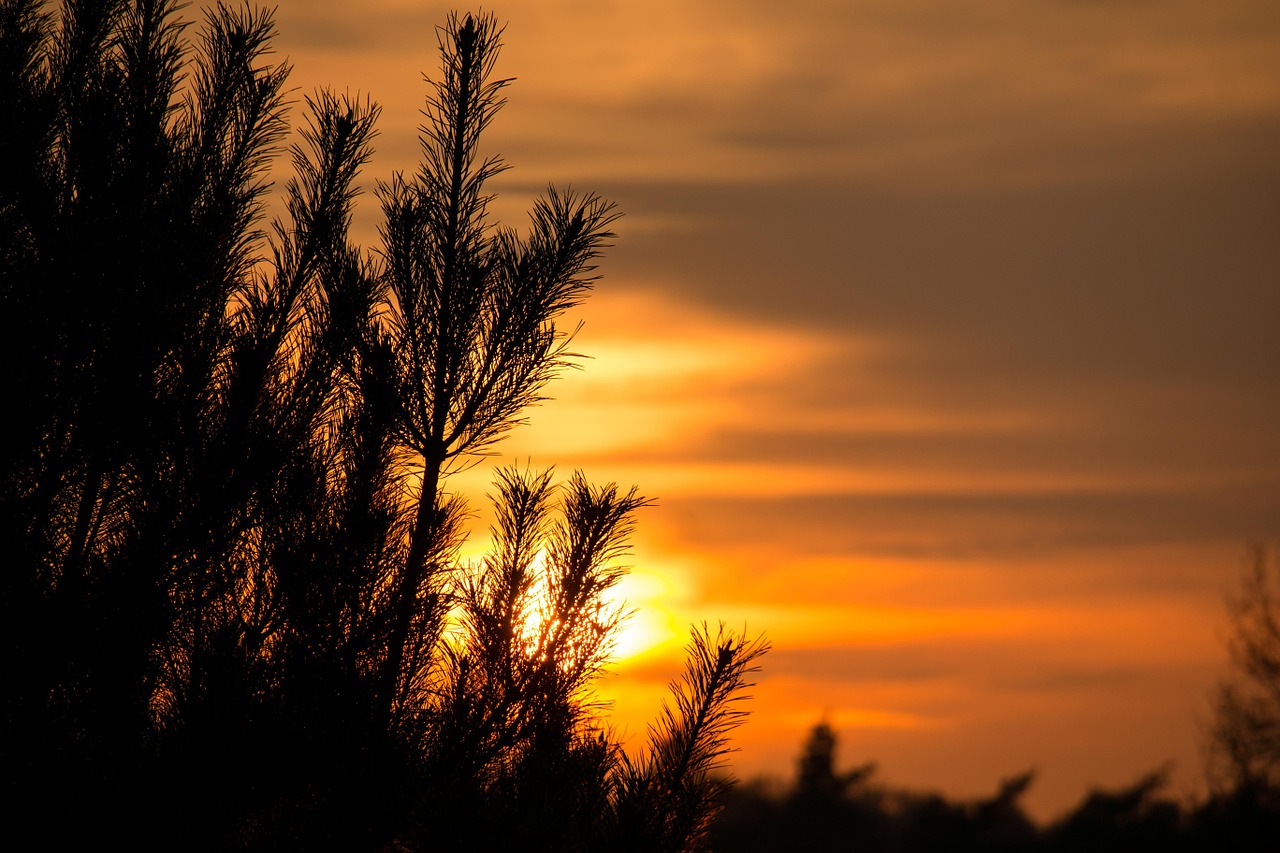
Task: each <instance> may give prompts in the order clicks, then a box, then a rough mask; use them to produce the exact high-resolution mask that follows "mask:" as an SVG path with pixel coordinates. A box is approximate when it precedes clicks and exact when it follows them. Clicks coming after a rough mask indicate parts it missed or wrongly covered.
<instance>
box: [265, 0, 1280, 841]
mask: <svg viewBox="0 0 1280 853" xmlns="http://www.w3.org/2000/svg"><path fill="white" fill-rule="evenodd" d="M449 8H450V7H449V6H447V5H444V4H440V3H436V2H434V0H432V2H420V0H418V1H417V2H410V0H365V1H364V2H361V3H358V4H355V3H350V2H345V0H344V2H338V0H306V2H303V0H281V2H280V4H279V8H278V11H277V15H276V19H277V23H278V26H279V30H280V36H279V38H278V40H277V42H276V44H277V49H278V51H279V53H280V54H282V55H283V56H287V57H288V59H289V60H290V61H291V62H292V63H293V65H294V67H295V70H294V74H293V77H292V82H293V84H294V85H295V86H297V87H298V89H299V93H300V94H301V93H305V92H308V91H310V90H312V89H313V88H315V87H316V86H321V85H327V86H331V87H334V88H336V89H337V90H339V91H344V90H345V91H359V92H360V93H362V94H367V95H370V96H371V97H373V98H374V99H375V100H376V101H378V102H379V103H381V104H382V105H383V107H384V112H383V116H382V120H381V123H380V130H381V135H380V137H379V138H378V140H377V147H378V154H377V155H376V157H375V158H374V160H373V162H372V165H371V167H370V168H369V169H368V171H367V172H366V178H367V180H366V184H367V185H368V186H372V184H373V182H374V180H375V179H377V178H379V177H385V176H386V175H387V174H388V173H389V172H390V171H391V170H392V169H397V168H400V169H412V167H413V165H414V163H415V157H416V146H417V142H416V132H415V126H416V125H417V123H418V122H419V119H420V117H419V115H418V113H417V110H418V109H419V108H420V107H421V105H422V99H423V96H424V94H425V88H424V85H423V83H422V77H421V75H422V73H423V72H427V73H429V74H431V73H434V69H435V68H436V61H437V60H436V53H435V45H436V37H435V32H434V28H435V26H436V25H438V24H440V23H442V22H443V21H444V19H445V16H446V14H447V12H448V11H449ZM486 9H487V10H490V9H491V11H493V12H494V13H495V14H496V15H497V16H498V18H499V19H500V20H502V21H505V22H507V24H508V26H507V30H506V35H505V42H506V48H505V50H504V53H503V57H502V59H501V61H500V64H499V69H498V71H499V73H500V74H501V75H503V76H512V77H516V78H518V79H517V80H516V82H515V83H514V84H513V85H512V86H511V88H510V89H509V90H508V98H509V101H510V103H509V105H508V107H507V108H506V109H505V110H504V112H503V113H502V114H501V115H500V116H499V118H498V120H497V122H496V123H495V125H494V126H493V128H492V130H491V131H490V135H489V139H488V150H489V151H490V152H491V153H501V154H502V155H503V156H504V158H505V159H506V160H507V161H508V163H509V164H510V165H511V166H512V167H513V168H512V169H511V171H509V172H507V173H506V174H504V175H503V176H502V178H501V180H500V181H499V183H498V189H499V190H500V191H501V192H502V193H503V195H502V198H501V200H500V202H499V204H498V205H497V206H496V210H497V212H498V213H499V215H501V216H502V217H503V219H504V220H506V221H508V222H509V223H510V224H515V225H519V224H521V223H522V218H523V213H522V211H523V210H524V209H526V208H527V206H528V203H529V201H530V200H531V198H532V197H533V195H534V194H536V193H537V192H538V191H540V189H541V188H543V187H545V186H546V184H547V183H548V182H554V183H556V184H557V185H558V186H560V187H565V186H568V185H570V184H572V185H573V186H574V187H575V188H579V189H587V190H593V191H596V192H599V193H601V194H602V195H604V196H606V197H608V198H611V199H613V200H614V201H616V202H617V203H618V204H619V206H620V208H621V209H622V210H623V211H624V213H625V217H624V218H623V219H622V220H621V221H620V222H619V224H618V226H617V230H618V232H619V237H618V240H617V242H616V246H615V247H614V248H613V249H611V250H610V251H609V253H608V254H607V256H606V257H605V259H604V261H603V263H602V266H601V272H602V273H603V274H604V276H605V277H604V280H603V281H602V283H601V285H600V287H599V290H598V292H597V294H596V295H595V296H593V297H592V300H591V301H590V302H589V304H588V305H587V306H585V307H584V308H583V309H582V310H581V311H580V312H579V317H578V318H580V319H582V320H583V321H585V324H586V325H585V327H584V329H583V330H582V332H581V334H580V335H579V337H578V339H577V341H576V342H575V348H576V349H578V350H580V351H582V352H584V353H586V354H587V355H589V356H591V359H590V360H589V361H587V362H585V368H586V369H585V370H583V371H575V372H573V373H572V374H570V375H568V376H566V377H565V378H564V379H562V380H560V381H559V382H558V383H556V384H555V385H553V386H552V387H551V388H550V389H549V392H550V394H551V396H552V397H554V398H555V399H554V400H552V401H549V402H548V403H547V404H545V405H544V406H542V407H540V408H538V409H536V410H534V411H533V412H532V413H531V418H530V420H531V423H530V425H529V426H528V427H527V428H524V429H523V430H520V431H517V432H516V433H515V434H514V435H513V437H512V438H511V439H510V441H509V442H508V443H507V444H505V445H503V446H502V458H501V459H500V460H495V464H496V462H499V461H500V462H507V463H510V462H512V461H515V460H520V461H521V462H522V463H523V462H525V461H529V462H531V463H532V464H533V465H535V466H544V465H552V464H554V465H556V466H557V468H558V470H560V471H561V472H563V473H565V474H566V475H567V473H568V472H569V471H570V470H572V469H573V468H576V467H580V468H582V469H584V471H585V472H586V473H587V475H588V477H589V478H590V479H592V480H593V481H598V482H604V481H609V480H616V481H618V482H620V483H621V484H624V485H630V484H633V483H634V484H635V485H637V486H639V488H640V490H641V491H642V492H643V493H644V494H646V495H650V496H652V497H654V498H656V499H657V502H656V505H655V506H653V507H651V508H649V509H646V510H644V511H643V512H642V514H641V517H640V527H639V533H638V535H637V539H636V542H635V548H634V557H633V560H632V562H633V563H634V566H635V573H634V575H633V578H632V580H631V582H630V584H629V586H628V588H627V591H628V594H629V596H630V600H631V601H632V603H633V604H635V605H637V606H638V607H639V609H640V611H639V613H638V615H637V616H636V619H635V628H634V630H633V632H632V633H631V634H629V635H628V637H627V638H626V640H625V642H626V644H627V645H626V648H627V649H628V650H635V651H640V650H644V651H643V652H642V653H639V654H634V655H631V656H629V657H627V658H626V659H625V660H623V661H622V662H621V663H620V665H619V670H620V673H621V674H620V675H619V676H617V677H616V678H613V679H611V680H610V681H609V682H607V683H606V684H605V685H604V689H605V693H606V694H607V695H609V696H611V697H614V698H615V699H616V702H617V706H616V711H615V714H614V722H615V723H616V724H617V725H618V726H619V727H621V728H622V729H623V730H624V731H627V732H630V733H632V734H642V733H643V730H644V725H645V722H646V720H648V719H650V718H652V717H653V716H654V715H655V713H656V710H657V702H658V697H659V696H660V694H661V691H662V689H663V686H664V684H665V682H666V681H667V680H668V679H669V678H670V677H671V676H672V675H674V674H675V672H676V670H677V668H678V662H677V661H678V651H679V646H680V644H681V642H682V638H683V634H684V631H685V626H686V625H687V624H688V623H689V622H691V621H694V620H703V619H706V620H709V621H711V622H713V623H714V622H715V621H717V620H725V621H727V622H729V623H730V624H732V625H735V626H737V625H741V624H744V623H745V624H746V626H747V627H748V629H749V630H750V631H752V632H756V631H763V632H765V633H766V634H767V635H768V637H769V638H770V639H771V640H772V642H773V645H774V647H775V651H774V652H773V653H772V654H770V655H769V656H768V657H767V658H766V660H765V662H764V667H765V668H764V671H763V672H762V673H761V675H760V678H759V684H758V687H757V689H756V690H755V691H754V693H755V700H754V702H753V704H752V706H751V707H752V709H753V711H754V713H753V717H752V719H751V720H750V722H749V723H748V724H747V726H746V727H745V728H743V729H742V730H740V731H739V733H738V735H737V743H738V745H739V746H740V748H741V751H740V752H739V753H738V754H737V755H736V756H735V759H734V763H735V767H736V769H737V772H738V773H739V774H740V775H753V774H756V773H772V774H775V775H778V776H784V777H785V776H789V775H790V773H791V772H792V762H793V760H794V757H795V755H796V753H797V751H798V747H799V743H800V741H801V740H802V738H803V737H804V735H805V733H806V731H807V730H808V728H809V727H811V726H812V725H813V724H814V723H816V722H817V721H818V720H819V719H820V718H822V716H823V715H824V714H825V715H827V716H828V718H829V719H830V720H831V722H832V723H833V724H834V725H835V727H836V729H837V731H838V732H839V734H840V737H841V747H842V753H841V755H842V758H843V760H844V762H845V763H847V764H849V765H853V764H857V763H862V762H863V761H865V760H869V759H874V760H876V761H878V762H880V765H881V768H882V775H883V778H884V779H886V780H888V781H890V782H895V783H901V784H907V785H912V786H919V787H933V788H939V789H942V790H944V791H946V792H948V793H950V794H953V795H965V796H968V795H977V794H980V793H986V792H990V791H993V790H994V789H995V786H996V784H997V782H998V780H999V779H1000V778H1002V777H1004V776H1007V775H1011V774H1013V773H1016V772H1019V771H1021V770H1024V769H1026V768H1029V767H1035V768H1037V769H1038V770H1039V771H1040V776H1039V778H1038V780H1037V782H1036V783H1035V785H1034V786H1033V788H1032V789H1031V791H1030V793H1029V796H1028V799H1027V802H1028V804H1029V805H1030V806H1031V807H1032V809H1033V810H1034V811H1035V813H1036V814H1038V815H1040V816H1042V817H1045V816H1051V815H1053V814H1055V813H1058V812H1060V811H1062V810H1063V809H1065V808H1067V807H1068V806H1069V805H1071V804H1072V803H1074V802H1075V801H1076V800H1078V799H1079V798H1080V797H1081V796H1082V795H1083V794H1084V793H1085V791H1086V789H1087V788H1088V787H1089V786H1092V785H1107V786H1119V785H1123V784H1126V783H1129V782H1131V781H1134V780H1135V779H1136V778H1137V777H1138V776H1140V775H1141V774H1143V773H1145V772H1147V771H1149V770H1151V769H1153V768H1156V767H1159V766H1162V765H1163V764H1165V763H1166V762H1167V761H1171V760H1172V761H1174V762H1175V765H1174V767H1175V775H1174V779H1175V791H1184V790H1185V791H1191V790H1194V788H1195V785H1196V784H1197V780H1198V778H1199V776H1200V767H1201V759H1200V755H1199V752H1198V743H1199V739H1200V735H1199V733H1200V725H1201V724H1202V723H1203V721H1204V719H1205V717H1206V714H1207V708H1208V706H1207V701H1206V700H1207V695H1208V692H1209V690H1210V689H1211V686H1212V684H1213V681H1214V679H1215V677H1216V676H1217V674H1218V673H1220V672H1221V671H1222V668H1223V665H1224V662H1225V652H1224V651H1223V649H1222V646H1223V639H1224V637H1225V630H1226V623H1225V618H1224V616H1223V615H1222V613H1223V607H1222V594H1223V592H1224V591H1225V590H1226V589H1227V588H1228V587H1229V586H1230V585H1231V583H1232V582H1233V581H1234V578H1235V577H1236V575H1237V574H1238V571H1239V569H1240V567H1241V564H1242V562H1243V560H1244V557H1245V549H1246V544H1247V543H1248V542H1250V541H1254V540H1260V539H1265V538H1268V537H1275V536H1277V535H1280V334H1278V329H1277V320H1278V318H1280V286H1278V285H1280V156H1277V151H1280V4H1277V3H1276V2H1275V0H1215V2H1213V3H1206V2H1204V1H1203V0H1108V1H1107V2H1103V0H1036V2H1028V0H972V2H966V3H954V2H948V0H792V2H789V3H787V4H779V3H776V2H772V0H770V2H766V0H682V1H681V2H674V0H646V2H635V0H632V2H617V1H616V0H615V2H610V0H590V2H588V1H587V0H507V2H505V3H502V4H501V5H497V4H495V5H493V6H492V7H486ZM375 221H376V204H375V203H374V202H373V199H372V198H371V197H367V198H366V199H365V200H364V206H363V212H362V214H361V215H360V217H359V218H358V220H357V227H358V228H359V229H362V231H361V237H362V238H364V239H366V240H367V241H369V242H371V241H372V227H373V223H374V222H375ZM576 319H577V318H576ZM491 470H492V465H490V464H488V463H485V464H484V465H481V466H480V467H479V468H477V469H475V470H473V471H472V472H470V474H468V475H467V477H466V478H464V479H462V480H458V481H455V486H456V487H457V488H461V489H465V490H468V491H470V492H471V493H473V494H476V495H477V496H478V495H482V494H483V492H484V484H485V482H486V481H487V479H488V478H489V475H490V472H491Z"/></svg>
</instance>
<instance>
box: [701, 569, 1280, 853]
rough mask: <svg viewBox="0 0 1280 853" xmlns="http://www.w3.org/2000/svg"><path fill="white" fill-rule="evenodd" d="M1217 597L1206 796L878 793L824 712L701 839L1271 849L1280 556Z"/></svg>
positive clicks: (1013, 786)
mask: <svg viewBox="0 0 1280 853" xmlns="http://www.w3.org/2000/svg"><path fill="white" fill-rule="evenodd" d="M1228 606H1229V610H1230V614H1231V617H1232V628H1233V632H1232V637H1231V640H1230V645H1229V648H1230V652H1231V661H1232V666H1231V669H1230V671H1229V672H1228V673H1227V674H1226V676H1225V677H1224V678H1223V679H1222V681H1221V683H1220V685H1219V687H1218V689H1217V692H1216V694H1215V696H1214V699H1213V718H1212V721H1211V723H1210V725H1209V726H1208V727H1207V729H1206V744H1205V746H1206V753H1207V756H1208V762H1207V766H1206V776H1207V782H1208V795H1207V796H1206V797H1204V798H1203V799H1202V800H1200V801H1198V802H1194V801H1189V800H1187V799H1186V798H1182V799H1179V798H1175V797H1172V796H1170V795H1169V794H1168V791H1167V787H1166V785H1167V776H1166V772H1165V771H1157V772H1153V773H1150V774H1148V775H1146V776H1144V777H1143V778H1141V779H1139V780H1138V781H1136V782H1135V783H1133V784H1132V785H1131V786H1129V787H1128V788H1123V789H1120V790H1110V791H1109V790H1094V791H1091V792H1090V793H1089V794H1087V795H1086V796H1085V797H1084V799H1082V800H1081V801H1080V803H1079V804H1078V805H1076V806H1075V808H1073V809H1071V810H1070V811H1069V812H1068V813H1067V814H1065V815H1063V816H1062V817H1060V818H1058V819H1057V820H1055V821H1053V822H1051V823H1049V824H1047V825H1038V824H1036V823H1035V822H1033V821H1032V820H1031V819H1030V818H1028V817H1027V815H1026V813H1025V812H1024V811H1023V809H1022V806H1021V804H1020V799H1021V797H1022V796H1023V794H1025V792H1026V791H1027V790H1028V789H1029V788H1030V787H1031V785H1032V784H1033V783H1034V781H1035V774H1034V773H1032V772H1026V773H1022V774H1019V775H1016V776H1013V777H1011V778H1009V779H1006V780H1004V781H1003V782H1001V783H1000V786H999V787H998V789H997V790H996V792H995V793H994V794H993V795H991V796H990V797H986V798H982V799H977V800H968V801H956V800H949V799H947V798H946V797H943V796H942V795H940V794H937V793H932V792H922V791H911V790H903V789H898V788H891V787H888V786H885V785H882V784H879V783H878V782H877V781H876V779H875V772H876V765H875V764H866V765H863V766H860V767H857V768H855V769H852V770H847V771H838V770H837V769H836V768H837V762H836V747H837V738H836V733H835V731H834V730H833V729H832V727H831V726H830V724H829V723H827V722H825V721H824V722H821V723H819V724H818V725H816V726H815V727H814V728H813V729H812V731H811V732H810V733H809V736H808V738H807V740H806V741H805V743H804V746H803V748H802V750H801V753H800V757H799V759H798V761H797V772H796V778H795V782H794V783H793V784H792V785H791V786H790V787H789V788H786V789H779V788H778V787H777V786H776V785H771V784H770V783H769V782H768V781H766V780H757V781H754V782H750V783H746V784H740V785H738V786H737V787H736V788H734V789H732V790H730V791H729V792H728V793H727V795H726V802H725V807H724V810H723V811H722V812H721V814H720V816H719V817H718V819H717V820H716V823H715V824H714V826H713V828H712V843H713V844H714V846H715V849H717V850H720V851H722V853H765V851H769V853H784V851H814V853H820V852H821V851H827V850H849V851H860V853H863V851H865V853H925V851H991V852H992V853H1005V851H1007V852H1008V853H1014V851H1046V853H1066V851H1117V853H1120V851H1125V853H1128V851H1137V850H1159V851H1162V853H1169V851H1172V853H1177V851H1187V853H1191V851H1196V853H1200V851H1204V853H1209V851H1248V852H1249V853H1255V851H1256V853H1273V851H1276V850H1280V565H1277V563H1276V562H1275V561H1274V560H1272V559H1270V558H1269V555H1268V553H1267V551H1266V550H1265V549H1263V548H1256V549H1255V550H1254V551H1253V554H1252V556H1251V559H1250V561H1249V564H1248V568H1247V570H1246V572H1245V573H1244V576H1243V578H1242V581H1241V584H1240V587H1239V590H1238V591H1237V593H1236V594H1235V595H1234V596H1232V597H1231V598H1230V599H1229V601H1228Z"/></svg>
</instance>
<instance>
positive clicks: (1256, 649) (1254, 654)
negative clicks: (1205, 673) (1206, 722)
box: [1209, 546, 1280, 812]
mask: <svg viewBox="0 0 1280 853" xmlns="http://www.w3.org/2000/svg"><path fill="white" fill-rule="evenodd" d="M1228 606H1229V608H1230V612H1231V617H1232V622H1233V629H1234V630H1233V635H1232V638H1231V642H1230V647H1229V648H1230V652H1231V663H1232V672H1231V674H1230V676H1229V677H1228V678H1226V679H1224V680H1223V681H1222V682H1221V684H1220V685H1219V687H1218V692H1217V695H1216V697H1215V702H1214V719H1213V724H1212V729H1211V731H1210V765H1209V773H1210V783H1211V785H1212V786H1213V787H1214V788H1215V790H1216V791H1217V792H1218V793H1220V794H1221V795H1223V796H1225V797H1231V798H1236V799H1241V798H1248V799H1254V800H1256V801H1257V802H1258V804H1259V805H1260V806H1262V807H1264V808H1266V809H1268V810H1271V811H1276V812H1280V569H1277V566H1276V563H1275V561H1274V559H1271V558H1269V555H1268V553H1267V550H1266V549H1265V548H1263V547H1261V546H1259V547H1257V548H1255V549H1254V550H1253V553H1252V554H1251V557H1250V560H1249V565H1248V569H1247V570H1246V572H1245V573H1244V576H1243V577H1242V578H1241V581H1240V588H1239V591H1238V592H1237V594H1236V595H1235V596H1234V597H1233V598H1232V599H1231V600H1230V601H1229V603H1228Z"/></svg>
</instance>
